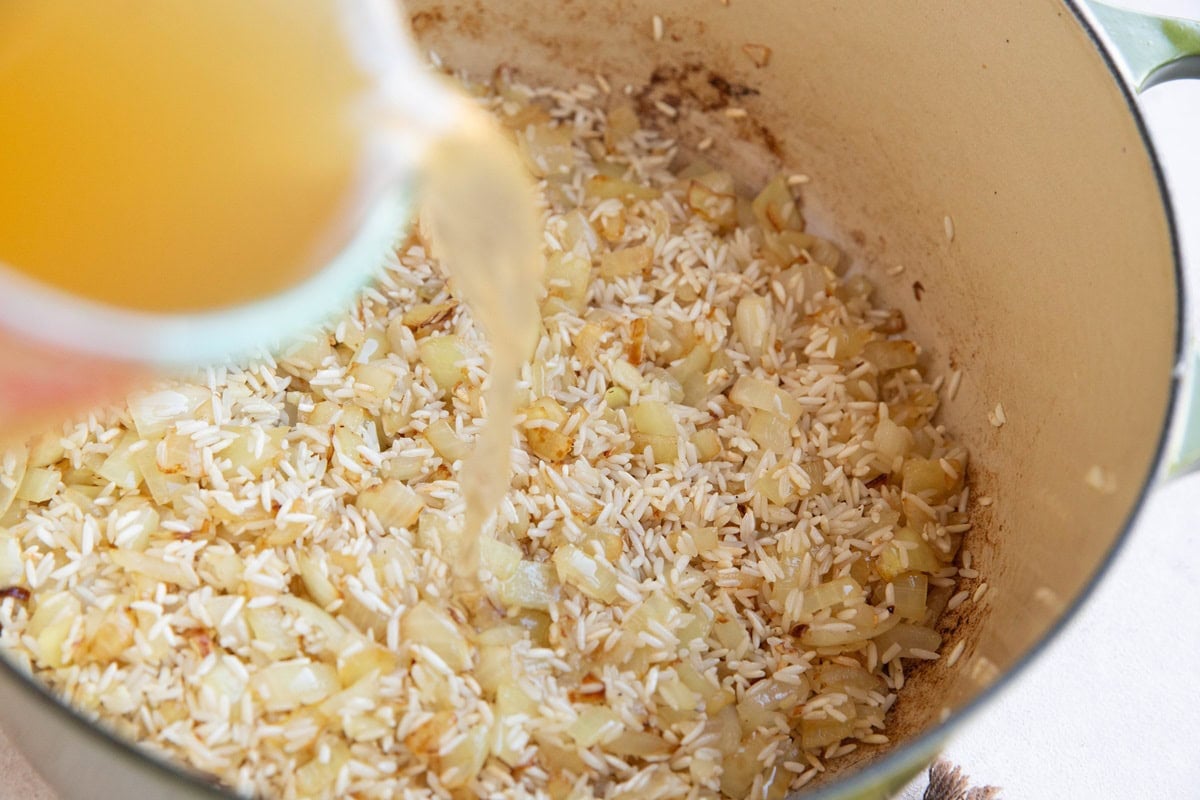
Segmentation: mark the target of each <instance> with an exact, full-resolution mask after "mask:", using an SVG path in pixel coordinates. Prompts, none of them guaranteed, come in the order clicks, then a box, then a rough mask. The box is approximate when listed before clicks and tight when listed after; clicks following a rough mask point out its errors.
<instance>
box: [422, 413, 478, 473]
mask: <svg viewBox="0 0 1200 800" xmlns="http://www.w3.org/2000/svg"><path fill="white" fill-rule="evenodd" d="M424 435H425V440H426V441H427V442H429V445H430V447H432V448H433V450H434V452H436V453H437V454H438V455H439V456H441V457H442V460H443V461H445V462H447V463H450V464H453V463H454V462H455V461H461V460H463V459H464V458H466V457H467V455H468V454H469V453H470V452H471V448H470V446H469V445H468V444H467V443H466V442H465V441H463V439H462V438H461V437H460V436H459V435H458V434H457V433H456V432H455V430H454V428H452V427H450V423H449V422H447V421H446V420H444V419H439V420H437V421H436V422H433V423H430V425H429V427H428V428H426V429H425V434H424Z"/></svg>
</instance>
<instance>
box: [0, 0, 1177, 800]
mask: <svg viewBox="0 0 1200 800" xmlns="http://www.w3.org/2000/svg"><path fill="white" fill-rule="evenodd" d="M408 8H409V11H410V12H411V15H412V25H413V30H414V33H415V34H416V36H417V37H418V39H419V41H420V43H421V44H422V46H423V47H427V48H432V49H434V50H436V51H437V52H438V53H439V54H440V55H441V56H442V57H443V58H444V59H445V60H446V61H447V62H448V63H451V64H454V65H456V66H460V67H462V68H465V69H466V70H468V71H469V72H472V73H475V74H477V75H487V74H489V73H490V72H491V71H492V70H494V69H495V68H496V67H498V66H501V65H504V66H509V67H512V68H514V69H516V70H517V71H518V72H519V74H520V75H521V76H523V77H524V78H527V79H529V80H530V81H535V82H548V83H557V84H563V85H567V84H570V83H572V82H573V81H575V80H577V79H587V78H590V77H591V76H592V75H593V74H595V73H597V72H599V73H602V74H603V75H604V76H605V77H606V78H607V79H608V81H609V82H610V83H611V84H612V86H613V87H614V89H615V90H616V91H620V90H621V89H622V88H623V87H625V86H627V85H628V86H629V87H630V89H629V91H630V92H631V94H632V96H633V98H634V99H635V100H637V101H638V102H639V103H640V104H641V105H642V106H643V107H644V108H646V109H648V111H649V113H650V114H653V113H654V112H653V107H654V102H655V101H656V100H660V99H661V100H670V102H671V103H672V104H673V105H676V106H678V107H679V109H680V114H679V116H678V118H676V119H668V118H666V117H663V116H661V115H659V116H658V117H656V119H657V121H658V122H659V123H660V124H661V125H662V127H664V128H667V129H671V130H673V131H674V132H675V133H676V134H677V135H678V137H679V138H680V140H681V141H682V142H684V143H687V142H693V143H694V142H697V141H699V140H700V139H701V138H703V137H705V136H711V137H713V139H714V141H715V142H716V144H715V146H714V148H713V150H712V151H711V152H709V153H707V154H706V157H707V158H708V159H709V160H710V161H713V162H714V163H721V164H723V165H725V166H726V167H728V168H729V169H730V170H731V171H732V172H733V173H734V174H735V175H738V176H739V177H740V179H742V180H743V181H745V182H746V183H747V184H761V182H763V181H764V180H765V179H766V178H767V177H768V176H770V175H771V174H773V173H775V172H777V171H778V170H780V169H781V168H784V167H787V168H789V169H795V170H801V171H803V172H805V173H807V174H809V175H810V176H811V177H812V179H813V181H812V184H811V185H810V187H808V191H807V192H806V195H805V204H806V205H805V213H806V216H807V217H808V219H809V220H810V224H811V225H812V227H813V228H815V229H817V230H822V229H823V230H824V231H825V232H826V233H827V234H829V235H831V237H832V238H833V239H834V240H835V241H837V242H839V243H840V244H842V245H843V246H844V248H845V249H846V251H847V253H848V255H849V256H850V258H851V259H852V260H853V262H854V263H855V264H857V265H860V266H861V268H862V269H864V270H865V271H866V272H867V273H868V274H870V275H872V276H873V277H874V278H875V281H876V283H877V285H878V292H879V295H880V296H881V297H882V299H883V301H884V302H885V303H887V304H888V305H891V306H894V307H897V308H899V309H901V310H902V311H903V313H904V315H905V318H906V319H907V320H908V323H909V327H910V328H911V329H912V330H913V337H914V338H915V339H916V340H917V341H919V342H921V343H922V344H923V345H925V346H926V347H927V348H928V352H929V359H930V365H931V367H932V368H933V369H935V370H936V371H938V372H943V373H945V372H949V371H950V370H952V369H961V370H962V371H963V373H962V374H963V378H962V383H961V389H960V391H959V393H958V396H957V399H955V400H954V401H953V402H951V403H948V404H946V405H945V407H944V409H943V412H942V413H943V419H944V421H945V423H946V425H947V426H948V427H949V428H951V429H953V430H955V431H957V432H958V434H959V437H960V439H961V440H962V441H963V442H964V443H965V444H966V445H968V447H969V448H970V450H971V453H972V481H973V491H974V493H975V495H976V496H979V495H988V496H991V497H992V498H994V500H995V502H994V504H993V505H991V506H988V507H986V508H978V509H977V511H976V512H975V513H976V517H975V520H974V522H975V529H974V531H973V532H972V533H971V534H970V536H971V537H972V538H971V539H970V540H969V542H968V544H969V547H970V549H971V551H972V553H973V554H974V555H975V562H976V565H977V568H978V570H979V571H980V573H981V574H982V575H983V576H985V577H986V580H987V581H988V586H989V589H988V591H987V593H986V595H985V596H984V597H983V599H982V601H981V602H979V603H978V604H971V605H970V611H969V612H968V613H964V614H961V615H959V616H955V615H954V614H953V613H952V614H951V615H950V616H949V619H948V621H947V623H946V624H947V625H949V626H950V627H951V628H953V629H955V631H956V633H955V635H956V637H959V638H960V639H961V640H962V641H964V642H965V643H966V644H965V650H964V652H963V654H962V657H961V659H960V660H959V663H958V664H957V665H956V666H955V667H953V668H946V667H945V666H944V664H941V663H938V664H935V665H933V666H931V667H929V668H926V669H925V670H923V671H922V672H920V673H919V674H918V675H917V676H916V678H915V679H914V680H913V681H912V682H911V683H910V685H909V686H908V687H907V688H906V692H905V694H904V695H903V697H902V702H900V703H899V704H898V705H897V707H896V709H895V710H894V712H893V719H892V721H891V729H890V731H889V733H891V734H892V735H893V740H894V742H895V744H894V746H893V747H892V748H891V749H890V750H888V751H887V752H885V753H875V752H867V751H866V750H865V749H864V750H860V751H858V752H856V753H854V754H852V755H851V756H850V757H848V758H846V759H842V760H841V761H840V762H839V766H838V769H836V770H834V771H833V772H832V773H831V774H829V775H827V776H826V778H825V780H824V782H823V783H821V784H820V785H818V786H816V787H815V788H814V789H812V790H810V791H809V792H808V793H806V794H805V795H804V796H805V797H820V798H862V799H864V800H866V799H868V798H870V799H874V798H884V797H887V796H889V795H890V794H891V793H892V792H894V791H895V790H897V789H898V788H899V787H900V786H902V785H903V784H904V783H905V782H906V781H907V780H908V779H909V778H910V777H911V776H912V775H913V774H914V773H915V772H916V771H918V770H920V769H921V767H922V766H923V765H924V764H926V763H927V762H928V761H929V759H931V758H932V757H933V755H934V754H935V752H936V751H937V749H938V748H939V746H940V744H941V743H942V742H943V741H944V739H945V737H946V736H948V735H949V734H950V732H951V731H952V730H953V728H954V726H956V725H957V724H959V723H960V722H961V721H962V720H963V719H964V718H966V717H967V716H969V715H970V714H972V713H974V712H976V711H978V710H980V709H981V708H982V707H984V706H985V705H986V704H987V702H988V701H989V700H990V699H991V698H992V697H994V695H995V694H996V692H997V691H998V690H999V689H1000V688H1001V687H1003V686H1004V685H1005V684H1006V683H1007V682H1008V681H1009V680H1010V679H1011V677H1012V676H1013V675H1014V674H1015V673H1017V672H1018V671H1019V670H1020V669H1021V668H1022V667H1023V665H1025V664H1026V663H1028V661H1029V660H1030V659H1031V658H1033V657H1035V656H1036V655H1037V653H1038V652H1039V651H1040V650H1041V649H1042V648H1043V647H1044V646H1045V644H1046V642H1047V641H1048V640H1049V639H1050V638H1051V637H1053V636H1054V634H1055V633H1056V632H1057V631H1058V630H1059V629H1060V628H1061V627H1062V626H1063V625H1064V624H1065V622H1066V621H1067V620H1068V619H1069V618H1070V617H1071V615H1072V613H1073V612H1074V610H1075V609H1076V608H1077V607H1078V606H1079V604H1080V603H1081V602H1082V600H1083V599H1084V598H1085V597H1086V596H1087V594H1088V592H1089V591H1090V589H1091V587H1092V586H1094V584H1095V582H1096V581H1097V580H1098V579H1099V576H1100V575H1101V574H1102V573H1103V571H1104V569H1105V567H1106V566H1107V565H1108V563H1109V562H1110V561H1111V560H1112V558H1113V557H1114V555H1115V553H1116V551H1117V549H1118V547H1119V545H1120V543H1121V540H1122V539H1123V537H1124V535H1125V532H1126V531H1127V530H1128V529H1129V527H1130V525H1131V524H1132V522H1133V520H1134V519H1135V517H1136V514H1137V510H1138V507H1139V505H1140V504H1141V501H1142V499H1143V498H1144V496H1145V494H1146V492H1147V491H1148V490H1149V489H1150V487H1152V486H1153V484H1154V483H1155V481H1158V480H1161V479H1164V478H1166V477H1168V476H1170V475H1172V474H1178V473H1181V472H1182V471H1184V470H1185V469H1186V468H1187V467H1188V466H1189V465H1193V464H1195V463H1196V461H1197V460H1198V459H1200V399H1198V398H1197V396H1196V389H1195V387H1194V385H1193V384H1192V382H1193V381H1195V379H1196V375H1197V373H1198V372H1200V355H1197V351H1196V349H1195V348H1194V347H1192V349H1191V351H1190V354H1189V353H1187V352H1185V349H1184V343H1185V341H1188V340H1187V339H1186V337H1185V331H1184V330H1183V322H1182V320H1183V319H1184V317H1183V314H1182V310H1183V286H1182V284H1183V277H1182V274H1181V267H1180V262H1179V255H1178V246H1177V237H1176V232H1175V228H1174V225H1175V222H1174V220H1173V218H1172V212H1171V206H1170V198H1169V196H1168V195H1167V193H1166V189H1165V187H1164V184H1163V181H1162V177H1161V175H1160V172H1159V169H1158V165H1157V162H1156V159H1155V155H1154V152H1153V150H1152V149H1151V147H1150V145H1149V143H1148V141H1147V138H1146V135H1145V130H1144V127H1143V125H1142V122H1141V119H1140V118H1139V116H1138V112H1137V108H1136V106H1135V105H1134V103H1133V100H1132V97H1131V95H1130V88H1131V85H1132V88H1133V89H1138V88H1141V87H1143V86H1145V85H1147V84H1148V83H1150V82H1152V81H1154V80H1157V79H1161V78H1166V77H1176V76H1180V75H1184V74H1188V73H1189V72H1190V74H1193V75H1195V74H1200V68H1198V67H1197V62H1198V61H1200V25H1194V24H1193V25H1192V26H1191V27H1189V26H1188V24H1187V23H1181V22H1171V21H1164V20H1156V19H1153V18H1147V17H1144V16H1139V15H1133V14H1129V13H1128V12H1120V11H1116V10H1113V9H1109V8H1107V7H1102V6H1099V5H1096V6H1094V7H1091V8H1080V7H1076V6H1072V5H1068V4H1065V3H1064V2H1061V1H1060V0H1011V2H1007V3H1002V4H999V3H991V2H985V0H955V1H954V2H951V1H950V0H929V1H928V2H924V3H920V4H913V3H910V4H905V5H892V4H888V5H879V4H873V3H872V4H865V3H863V4H857V3H837V2H808V3H787V2H783V0H767V1H764V2H757V3H750V2H744V0H743V1H742V2H739V0H733V2H732V3H730V4H729V5H726V3H725V2H718V0H658V1H657V2H655V3H653V4H650V3H643V2H636V1H635V0H616V1H614V2H611V3H592V2H587V0H540V2H539V1H537V0H523V1H521V2H514V1H513V0H509V1H508V2H498V1H494V0H488V1H485V0H410V2H409V3H408ZM652 14H658V15H660V16H661V17H662V18H663V20H664V21H665V31H666V35H665V36H663V37H662V40H661V41H656V40H655V38H654V37H653V36H652V35H651V30H652V28H651V16H652ZM1097 22H1099V23H1102V24H1103V25H1104V26H1105V28H1107V29H1108V31H1109V33H1110V35H1111V36H1112V37H1113V39H1114V40H1116V41H1117V43H1118V44H1119V45H1120V50H1121V53H1122V54H1123V55H1124V56H1125V58H1126V59H1127V63H1126V66H1125V69H1126V76H1124V77H1123V76H1122V75H1121V73H1119V72H1118V69H1117V67H1116V66H1115V65H1114V63H1113V62H1112V61H1111V60H1110V59H1109V58H1108V56H1107V55H1106V53H1105V51H1104V50H1103V49H1102V48H1101V47H1100V46H1099V45H1098V41H1097V28H1096V27H1095V24H1096V23H1097ZM746 45H750V47H745V46H746ZM768 49H769V52H770V58H769V61H767V62H766V63H765V64H764V63H763V61H764V58H763V56H762V54H763V53H766V52H767V51H768ZM1187 55H1191V56H1195V57H1196V58H1193V59H1192V60H1188V59H1186V58H1184V56H1187ZM752 56H753V57H752ZM1167 63H1169V64H1170V66H1169V67H1168V68H1167V69H1165V70H1161V69H1158V67H1160V66H1161V65H1162V64H1167ZM1127 81H1128V83H1127ZM735 106H736V107H739V108H744V109H745V110H746V111H747V112H748V114H747V115H746V116H744V117H735V116H730V115H728V114H726V113H724V111H725V109H727V108H730V107H735ZM897 265H903V266H904V271H903V272H902V273H900V274H899V275H898V276H893V275H888V274H887V268H889V267H895V266H897ZM997 406H1002V409H1003V413H1002V416H1003V417H1004V418H1006V422H1005V423H1004V424H1003V425H1002V426H1001V427H997V426H995V425H994V424H992V421H989V412H991V417H992V420H993V421H998V420H997V419H996V417H997V414H996V408H997ZM0 709H2V710H0V715H2V717H3V722H4V725H5V727H6V728H7V729H8V730H9V731H10V734H11V736H12V738H13V740H14V741H15V742H17V744H18V746H19V747H21V749H22V750H24V751H25V752H26V754H27V755H28V756H29V758H30V760H31V761H32V762H33V763H34V764H35V765H36V766H37V767H38V769H39V770H40V771H41V772H42V773H43V774H44V775H45V776H46V778H47V779H48V780H49V781H50V782H51V783H52V784H53V785H54V786H55V787H56V788H57V789H58V790H59V791H60V792H61V794H62V796H63V797H64V798H76V797H78V798H89V800H99V799H101V798H127V797H130V796H134V797H137V796H146V797H155V798H160V797H161V798H166V797H173V798H174V797H180V798H182V797H220V796H222V795H221V793H220V792H219V791H218V790H217V789H216V788H214V787H212V786H211V785H208V784H206V783H205V782H204V781H203V780H202V779H197V778H195V777H192V776H189V775H185V774H184V773H183V772H181V771H180V770H179V769H178V768H176V767H173V766H170V765H166V764H163V763H160V762H158V761H156V760H154V759H153V758H151V757H149V756H147V755H145V754H142V753H140V752H139V751H137V750H135V749H133V748H132V747H130V746H129V745H128V744H125V743H123V742H119V741H117V740H115V739H113V738H110V737H109V736H108V735H107V734H105V733H102V732H101V731H100V730H99V729H97V728H95V727H92V726H91V725H89V723H87V722H85V721H84V720H83V719H82V718H80V717H77V716H75V715H74V714H73V712H71V711H69V710H68V709H67V708H66V707H65V706H63V705H61V704H60V703H59V702H58V701H57V700H55V699H53V698H52V697H51V696H50V695H49V694H48V693H47V692H46V691H44V690H43V689H41V688H40V687H38V686H35V685H34V684H33V683H31V682H30V681H29V680H28V679H27V678H26V677H24V676H23V675H21V674H18V673H17V672H16V671H14V670H12V669H11V668H9V667H8V666H7V665H4V664H0Z"/></svg>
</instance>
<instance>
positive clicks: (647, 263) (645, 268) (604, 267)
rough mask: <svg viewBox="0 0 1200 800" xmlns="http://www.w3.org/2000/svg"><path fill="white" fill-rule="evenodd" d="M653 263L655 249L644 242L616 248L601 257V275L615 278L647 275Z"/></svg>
mask: <svg viewBox="0 0 1200 800" xmlns="http://www.w3.org/2000/svg"><path fill="white" fill-rule="evenodd" d="M653 263H654V251H653V250H652V249H651V248H650V247H648V246H646V245H644V244H639V245H636V246H634V247H626V248H623V249H621V250H614V251H613V252H611V253H605V254H604V255H603V256H601V257H600V277H601V278H604V279H605V280H613V279H614V278H629V277H632V276H634V275H642V276H647V275H649V274H650V267H651V266H652V265H653Z"/></svg>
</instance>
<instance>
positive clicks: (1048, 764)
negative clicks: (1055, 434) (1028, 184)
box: [0, 0, 1200, 800]
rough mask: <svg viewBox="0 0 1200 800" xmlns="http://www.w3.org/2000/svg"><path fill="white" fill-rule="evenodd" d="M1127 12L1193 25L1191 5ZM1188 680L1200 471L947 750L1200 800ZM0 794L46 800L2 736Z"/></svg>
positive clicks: (990, 778) (1040, 775) (1193, 654)
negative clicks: (1034, 658)
mask: <svg viewBox="0 0 1200 800" xmlns="http://www.w3.org/2000/svg"><path fill="white" fill-rule="evenodd" d="M1125 4H1126V5H1128V6H1131V7H1136V8H1142V9H1145V10H1152V11H1157V12H1159V13H1166V14H1172V13H1173V14H1177V15H1181V16H1183V15H1189V16H1192V17H1200V0H1137V2H1134V0H1125ZM1141 104H1142V108H1143V110H1144V112H1145V115H1146V119H1147V122H1148V124H1149V126H1150V129H1151V133H1152V134H1153V136H1154V138H1155V141H1156V144H1157V146H1158V150H1159V153H1160V155H1161V157H1162V161H1163V166H1164V169H1165V170H1166V172H1167V178H1168V182H1169V183H1170V184H1171V188H1172V193H1173V197H1174V200H1175V205H1176V209H1175V210H1176V215H1177V218H1178V219H1179V220H1180V223H1181V225H1180V228H1181V236H1182V237H1183V246H1184V258H1185V264H1186V265H1187V267H1188V269H1189V270H1190V271H1191V272H1192V274H1193V275H1200V81H1197V82H1193V83H1191V84H1188V83H1183V82H1180V83H1176V84H1171V85H1165V86H1160V87H1156V88H1154V89H1152V90H1150V91H1149V92H1148V93H1147V94H1146V95H1145V96H1144V97H1143V98H1142V102H1141ZM1196 283H1198V284H1200V281H1196ZM1193 305H1196V306H1198V307H1197V308H1195V309H1193V311H1194V312H1200V304H1197V303H1193ZM1198 672H1200V475H1198V476H1193V477H1191V478H1186V479H1183V480H1180V481H1177V482H1176V483H1174V484H1172V485H1168V486H1164V487H1161V488H1159V489H1158V490H1156V491H1155V492H1154V493H1153V495H1152V496H1151V499H1150V501H1149V503H1148V504H1147V505H1146V507H1145V509H1144V511H1143V513H1142V515H1141V518H1140V520H1139V522H1138V524H1137V525H1136V528H1135V530H1134V533H1133V535H1132V537H1131V538H1130V540H1129V542H1128V543H1127V544H1126V546H1125V550H1124V552H1123V553H1122V555H1121V557H1120V559H1118V561H1117V563H1116V565H1115V567H1114V569H1113V570H1112V571H1111V572H1110V573H1109V575H1108V576H1107V577H1106V578H1105V579H1104V581H1103V583H1102V584H1101V586H1100V587H1099V589H1098V590H1097V591H1096V592H1095V594H1094V595H1093V596H1092V598H1091V599H1090V601H1089V602H1088V604H1087V606H1086V607H1085V608H1084V610H1083V612H1082V613H1081V614H1080V616H1079V617H1078V618H1077V619H1076V621H1075V622H1074V623H1072V625H1071V626H1070V627H1069V628H1068V630H1067V631H1066V632H1065V633H1064V634H1063V635H1062V636H1061V637H1059V639H1058V640H1057V641H1056V642H1055V643H1054V644H1053V645H1052V646H1051V647H1050V648H1049V650H1048V651H1047V652H1046V653H1045V654H1043V655H1042V657H1041V658H1040V659H1039V660H1038V661H1037V662H1036V663H1035V664H1034V665H1033V666H1032V667H1031V668H1029V669H1028V670H1026V672H1025V673H1024V674H1023V675H1022V676H1021V677H1020V678H1019V679H1018V681H1017V682H1016V683H1015V684H1014V685H1013V686H1011V687H1010V688H1009V689H1008V690H1007V691H1006V692H1005V693H1004V694H1003V695H1002V696H1001V697H1000V698H999V699H998V701H997V702H995V703H994V704H993V705H992V706H990V707H989V708H988V709H987V710H986V712H985V713H984V714H982V715H980V716H979V717H978V718H976V719H975V720H973V721H971V722H970V723H969V724H968V725H967V726H966V727H965V728H964V729H963V730H962V731H960V732H959V733H958V735H957V736H956V738H955V739H954V740H953V741H952V742H951V744H950V746H949V748H948V750H947V752H946V755H947V756H948V757H949V758H950V759H952V760H954V761H956V762H958V763H959V764H960V765H962V766H963V768H964V769H965V771H966V772H968V773H970V775H971V776H972V778H973V780H974V782H976V783H991V784H994V785H997V786H1000V787H1002V788H1003V790H1004V791H1003V794H1002V797H1004V798H1006V800H1042V799H1043V798H1045V800H1051V798H1054V799H1055V800H1058V799H1060V798H1061V799H1062V800H1073V799H1074V798H1081V799H1082V798H1089V799H1090V798H1114V800H1116V799H1117V798H1120V799H1121V800H1134V799H1135V798H1164V799H1171V800H1175V799H1178V800H1184V799H1185V798H1200V712H1198V710H1197V709H1198V708H1200V698H1198V695H1200V691H1198V690H1197V689H1196V687H1195V681H1196V679H1197V675H1198ZM922 787H923V782H918V784H914V786H912V787H910V789H909V790H908V791H907V792H906V793H905V795H904V797H905V800H916V799H917V798H919V797H920V794H921V790H922ZM0 800H52V795H51V794H50V793H49V791H48V790H46V789H45V787H44V786H43V785H41V783H40V781H37V779H36V778H35V777H33V776H32V775H30V774H29V770H28V768H27V767H26V766H25V765H24V764H23V762H22V761H21V759H20V756H18V755H17V754H16V753H15V752H14V751H13V750H12V748H11V746H10V745H9V744H8V742H6V741H5V740H4V738H3V735H2V734H0Z"/></svg>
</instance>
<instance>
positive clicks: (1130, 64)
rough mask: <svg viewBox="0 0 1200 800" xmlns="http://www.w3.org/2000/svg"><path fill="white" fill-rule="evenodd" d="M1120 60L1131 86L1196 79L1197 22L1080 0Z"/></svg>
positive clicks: (1199, 60)
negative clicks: (1180, 79)
mask: <svg viewBox="0 0 1200 800" xmlns="http://www.w3.org/2000/svg"><path fill="white" fill-rule="evenodd" d="M1083 5H1085V6H1087V8H1088V9H1089V10H1090V11H1091V12H1092V18H1093V19H1095V21H1096V22H1097V23H1099V25H1100V27H1101V28H1103V29H1104V33H1105V34H1107V36H1108V39H1109V41H1110V42H1111V44H1112V46H1113V49H1114V50H1115V51H1116V53H1117V55H1118V56H1119V57H1120V60H1121V61H1122V62H1123V66H1124V67H1125V70H1126V71H1127V73H1128V74H1129V77H1130V79H1131V81H1132V83H1133V87H1134V89H1136V90H1137V91H1138V92H1143V91H1145V90H1146V89H1148V88H1150V87H1151V86H1153V85H1155V84H1157V83H1162V82H1164V81H1170V80H1176V79H1179V78H1200V21H1197V20H1188V19H1180V18H1178V17H1162V16H1157V15H1154V14H1144V13H1142V12H1140V11H1130V10H1129V9H1126V8H1117V7H1115V6H1110V5H1108V4H1107V3H1101V2H1098V0H1083Z"/></svg>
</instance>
